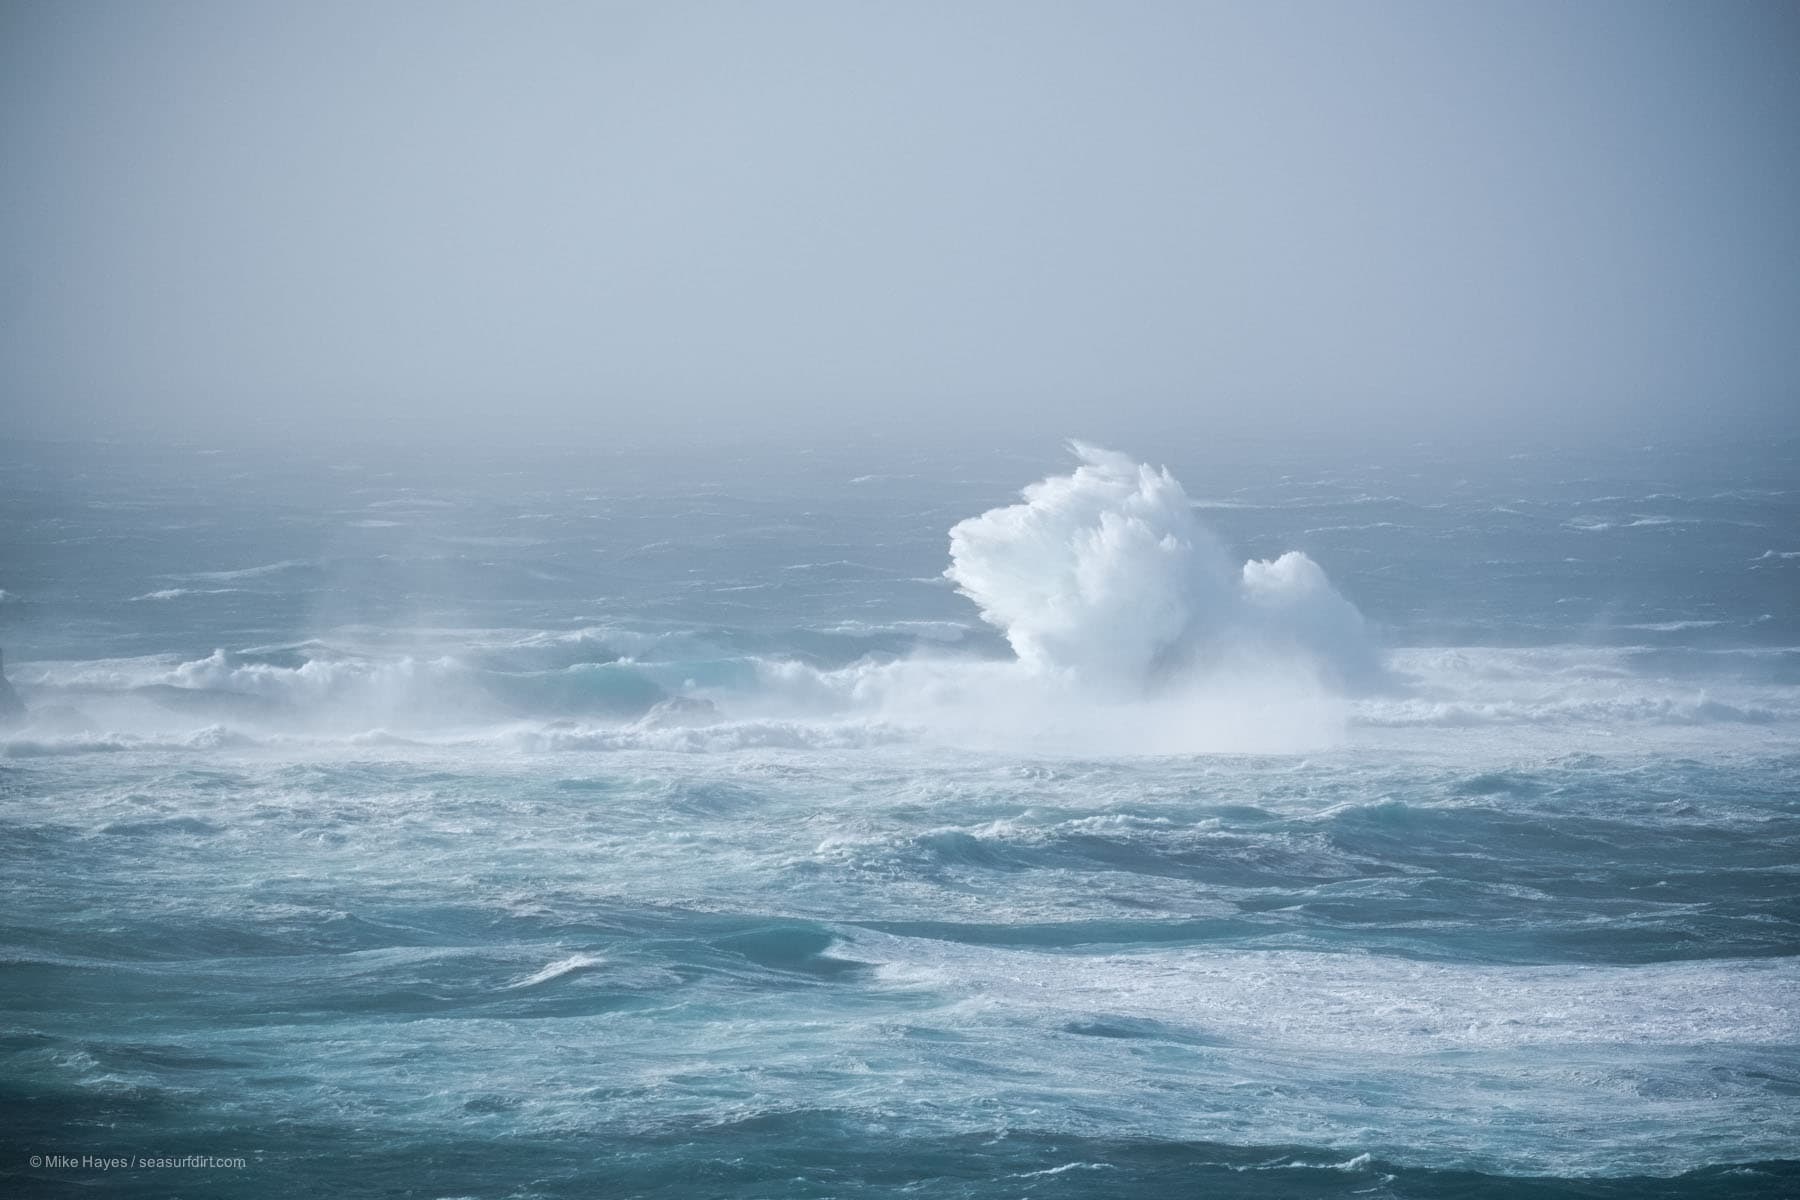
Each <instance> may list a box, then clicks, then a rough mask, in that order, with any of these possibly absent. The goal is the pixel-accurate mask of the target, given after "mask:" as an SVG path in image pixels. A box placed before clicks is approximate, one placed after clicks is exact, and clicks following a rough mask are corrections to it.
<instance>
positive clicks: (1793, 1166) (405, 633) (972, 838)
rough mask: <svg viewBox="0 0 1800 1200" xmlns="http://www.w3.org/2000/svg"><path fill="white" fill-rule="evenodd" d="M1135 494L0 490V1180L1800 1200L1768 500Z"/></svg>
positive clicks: (1351, 487) (1790, 621)
mask: <svg viewBox="0 0 1800 1200" xmlns="http://www.w3.org/2000/svg"><path fill="white" fill-rule="evenodd" d="M1119 450H1120V451H1121V452H1122V453H1118V454H1115V453H1112V452H1109V451H1103V450H1099V449H1095V448H1091V447H1075V448H1072V449H1071V448H1065V447H1063V446H1062V445H1060V444H1059V443H1058V442H1057V441H1055V440H1054V439H1050V438H1043V439H1037V438H1030V439H1026V438H1022V439H1020V440H1019V443H1018V444H1016V445H1011V446H1006V447H1000V448H996V447H993V446H981V447H962V448H959V449H950V450H946V449H943V448H941V447H932V448H903V447H895V446H892V445H882V444H880V443H878V442H875V441H872V440H871V441H867V442H860V443H847V444H844V445H840V446H835V447H832V448H829V449H827V448H824V447H812V448H794V447H786V448H776V447H765V448H760V449H755V450H744V451H741V452H736V453H722V452H721V453H715V454H711V455H699V456H696V455H692V454H684V453H678V452H676V451H674V450H670V449H663V450H654V449H641V448H635V449H634V448H629V447H623V446H612V447H599V448H596V447H592V446H582V447H550V448H537V449H505V450H500V449H495V450H489V451H485V452H476V451H474V450H470V449H468V448H464V449H461V450H457V451H447V450H443V449H432V448H427V447H420V448H414V449H410V450H403V449H397V448H394V447H370V448H366V449H362V450H356V451H351V450H339V451H334V452H327V451H315V450H307V449H286V450H282V451H280V452H274V451H268V450H264V451H249V450H244V449H236V448H231V447H225V446H216V445H209V444H185V445H169V446H153V445H145V444H138V443H132V444H125V443H89V444H75V443H61V444H51V443H18V444H12V445H7V446H4V447H0V512H3V513H4V519H3V520H0V589H3V590H0V644H3V645H4V648H5V650H6V670H7V673H8V675H9V677H10V678H11V680H12V682H13V684H14V686H15V687H16V688H17V690H18V693H19V695H20V696H21V697H22V699H23V700H24V702H25V703H26V704H27V705H28V706H29V708H30V712H29V715H28V716H27V717H26V718H25V719H24V721H23V722H21V723H17V724H14V725H12V726H10V727H8V728H6V729H4V730H0V755H3V757H0V830H3V832H4V837H3V838H0V856H3V865H0V880H4V889H5V891H4V898H5V903H4V905H3V906H0V981H3V984H4V986H3V988H0V1009H3V1013H0V1062H3V1063H4V1070H3V1071H0V1187H3V1188H4V1190H5V1192H6V1194H8V1195H20V1196H26V1195H84V1196H85V1195H130V1196H139V1195H142V1196H193V1197H204V1196H275V1195H279V1196H300V1197H309V1196H317V1197H337V1196H348V1195H385V1196H418V1197H465V1196H467V1197H484V1198H486V1197H494V1198H499V1197H577V1196H584V1197H585V1196H608V1197H615V1196H616V1197H623V1196H655V1197H688V1196H696V1197H699V1196H707V1197H715V1196H716V1197H751V1196H771V1197H773V1196H794V1197H826V1196H837V1197H865V1196H898V1195H917V1196H952V1197H1045V1198H1054V1197H1075V1196H1136V1195H1144V1194H1176V1195H1193V1196H1208V1197H1211V1196H1258V1197H1261V1196H1269V1197H1296V1196H1299V1197H1337V1196H1345V1197H1348V1196H1370V1197H1438V1196H1442V1197H1463V1196H1486V1197H1501V1196H1508V1197H1510V1196H1527V1197H1540V1196H1542V1197H1549V1196H1583V1197H1592V1196H1600V1197H1621V1198H1623V1197H1640V1196H1651V1197H1663V1196H1668V1197H1673V1196H1779V1195H1791V1194H1795V1193H1796V1192H1800V988H1797V986H1796V985H1797V984H1800V957H1796V955H1797V954H1800V605H1797V604H1796V598H1797V597H1800V479H1797V478H1796V475H1795V468H1794V464H1795V462H1797V461H1800V447H1797V446H1795V445H1793V444H1792V443H1781V444H1775V445H1760V446H1727V445H1716V446H1659V445H1649V446H1645V445H1635V444H1631V445H1619V446H1613V447H1607V448H1603V449H1585V450H1579V451H1577V450H1572V449H1560V450H1558V449H1546V448H1543V447H1537V448H1532V447H1505V446H1498V445H1470V446H1441V445H1429V444H1422V445H1411V446H1400V447H1393V446H1389V447H1385V448H1382V449H1381V450H1380V451H1379V452H1372V451H1362V452H1358V451H1354V450H1351V449H1349V448H1345V447H1335V446H1315V447H1306V448H1296V447H1293V446H1280V445H1262V446H1248V445H1236V446H1229V447H1225V446H1219V445H1211V444H1197V443H1196V444H1187V443H1184V442H1183V441H1181V440H1180V439H1178V438H1174V439H1163V440H1161V441H1160V442H1159V443H1158V444H1154V445H1149V446H1138V447H1131V446H1122V447H1119ZM1130 454H1136V455H1138V456H1140V457H1148V458H1151V460H1152V465H1149V466H1146V465H1143V464H1141V463H1140V462H1139V461H1138V458H1134V457H1129V455H1130ZM1165 464H1166V465H1167V467H1168V470H1167V471H1166V472H1165V471H1163V470H1161V469H1160V468H1162V467H1163V466H1164V465H1165ZM1028 486H1029V487H1030V489H1031V490H1030V491H1029V492H1028V493H1026V494H1024V495H1021V489H1022V488H1026V487H1028ZM84 1158H87V1159H97V1160H104V1159H116V1158H126V1159H127V1160H129V1161H127V1162H126V1163H124V1164H122V1165H121V1164H116V1163H115V1164H113V1165H109V1166H102V1165H98V1164H97V1163H94V1162H88V1163H85V1164H84V1163H83V1162H82V1161H81V1160H83V1159H84ZM146 1158H148V1159H150V1160H152V1163H151V1165H145V1163H144V1162H143V1160H144V1159H146ZM69 1160H73V1162H72V1165H71V1162H70V1161H69ZM159 1163H161V1164H164V1165H157V1164H159Z"/></svg>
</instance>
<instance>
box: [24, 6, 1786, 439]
mask: <svg viewBox="0 0 1800 1200" xmlns="http://www.w3.org/2000/svg"><path fill="white" fill-rule="evenodd" d="M0 12H3V13H4V17H3V21H4V27H3V28H0V139H3V141H0V148H3V151H4V164H3V167H4V169H3V170H0V200H3V204H4V208H3V213H4V218H3V219H4V227H3V230H0V251H3V253H4V258H5V262H4V267H5V271H4V279H5V298H4V305H3V307H0V319H3V320H4V326H3V328H0V372H3V374H0V387H3V389H4V390H3V394H4V405H5V407H6V409H7V410H8V411H9V412H11V413H12V414H13V421H14V426H15V428H18V429H24V430H32V431H39V432H48V433H65V432H101V431H106V430H108V429H124V428H130V429H134V430H142V429H158V428H164V429H168V430H172V431H177V432H179V431H183V430H206V429H213V428H218V429H231V428H240V427H242V428H256V427H259V426H261V427H278V428H295V429H301V430H304V429H320V430H328V429H333V428H346V429H356V428H360V427H361V426H362V425H365V424H371V423H373V424H381V423H383V422H386V423H389V424H399V425H401V426H404V425H406V424H408V423H418V424H419V425H421V426H425V425H429V426H430V427H432V428H435V429H468V430H471V431H476V432H482V433H497V432H501V431H506V430H520V429H544V430H553V431H563V432H567V433H582V432H585V433H589V434H592V435H594V436H600V437H604V436H608V435H610V434H612V433H614V432H617V431H636V430H664V431H674V432H677V433H684V434H694V435H701V434H704V433H707V432H710V431H731V430H736V429H740V428H746V427H754V426H762V427H764V428H766V429H775V430H781V431H786V432H787V434H788V435H789V436H792V437H798V438H804V437H805V436H806V431H808V430H827V429H831V428H835V427H855V426H857V425H859V424H865V423H871V422H872V423H877V424H880V423H884V422H891V421H894V420H904V421H907V422H926V423H934V422H935V423H945V424H954V423H959V422H960V423H966V424H967V425H968V426H969V427H970V428H972V429H981V428H987V427H989V426H993V427H1004V426H1006V425H1011V424H1019V423H1025V424H1028V425H1029V426H1030V427H1031V428H1033V429H1037V430H1040V431H1041V430H1043V429H1045V428H1048V429H1049V430H1051V431H1052V432H1062V431H1064V430H1065V428H1066V430H1067V431H1068V432H1083V433H1089V434H1090V435H1092V434H1095V433H1104V432H1105V431H1106V429H1107V428H1108V426H1109V423H1111V422H1116V421H1121V420H1127V419H1129V420H1131V421H1133V422H1135V423H1136V425H1137V426H1139V427H1141V428H1149V429H1155V428H1157V427H1158V426H1160V425H1166V424H1179V425H1180V426H1181V427H1182V428H1183V429H1184V430H1190V431H1191V430H1192V429H1193V428H1195V427H1198V426H1206V425H1209V424H1211V425H1216V426H1217V427H1220V428H1231V429H1246V430H1250V431H1257V430H1263V431H1278V430H1281V429H1284V428H1304V429H1312V430H1320V431H1325V432H1330V431H1333V430H1350V429H1354V428H1356V427H1358V426H1359V425H1364V424H1386V425H1391V426H1395V427H1399V428H1406V427H1410V426H1417V427H1420V428H1428V427H1434V426H1446V425H1448V426H1452V427H1454V426H1456V425H1459V424H1466V425H1468V426H1469V427H1472V428H1485V427H1488V426H1490V425H1500V426H1505V425H1508V424H1512V423H1516V424H1519V425H1521V426H1526V427H1532V426H1536V427H1539V428H1548V429H1550V430H1552V431H1554V430H1555V429H1557V428H1559V427H1561V426H1563V425H1568V426H1570V427H1571V428H1573V427H1576V426H1582V427H1591V428H1604V427H1606V426H1608V425H1612V424H1616V423H1619V422H1630V423H1635V424H1637V425H1643V424H1645V423H1647V422H1658V421H1667V420H1674V421H1675V422H1677V423H1686V424H1693V425H1700V426H1703V427H1708V428H1721V427H1723V428H1727V429H1730V428H1733V427H1741V428H1743V429H1745V430H1755V429H1758V428H1763V427H1767V426H1769V425H1771V424H1774V425H1785V426H1786V427H1788V428H1792V427H1793V426H1794V424H1795V411H1796V409H1797V408H1800V336H1797V324H1800V217H1797V216H1796V214H1800V6H1797V5H1795V4H1791V3H1769V4H1754V3H1733V2H1730V0H1725V2H1717V3H1699V2H1694V3H1686V4H1665V3H1657V2H1655V0H1629V2H1624V3H1617V2H1610V0H1582V2H1570V0H1555V2H1551V3H1540V2H1534V0H1494V2H1492V3H1486V4H1463V3H1454V2H1444V0H1436V2H1431V3H1402V2H1367V0H1364V2H1358V0H1331V2H1320V3H1280V2H1276V3H1241V4H1235V3H1225V4H1221V3H1204V2H1200V0H1190V2H1185V3H1131V2H1107V3H1100V2H1094V3H1081V4H1066V3H1045V2H1029V3H1012V2H1006V0H986V2H983V0H963V2H958V3H931V2H908V3H855V2H832V3H825V2H820V3H793V2H786V0H767V2H761V3H731V4H728V3H686V2H681V0H673V2H670V0H660V2H656V3H601V2H593V3H545V2H537V3H531V2H526V3H505V4H502V3H481V4H471V3H456V2H444V0H431V2H428V3H426V2H420V3H410V2H406V0H384V2H379V3H368V2H363V0H359V2H356V3H338V2H334V0H307V2H305V3H281V4H265V3H256V2H252V0H229V2H182V0H136V2H127V0H115V2H104V3H103V2H95V0H53V2H48V3H20V2H17V0H6V2H5V3H4V8H3V9H0Z"/></svg>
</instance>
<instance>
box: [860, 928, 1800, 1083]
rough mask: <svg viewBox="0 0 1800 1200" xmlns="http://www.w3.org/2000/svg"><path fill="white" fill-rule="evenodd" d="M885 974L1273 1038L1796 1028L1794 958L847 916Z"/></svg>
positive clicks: (1658, 1040)
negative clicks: (1439, 949) (1126, 943)
mask: <svg viewBox="0 0 1800 1200" xmlns="http://www.w3.org/2000/svg"><path fill="white" fill-rule="evenodd" d="M834 953H836V954H839V955H840V956H842V957H844V958H849V959H854V960H857V961H860V962H870V963H875V964H878V970H879V972H880V974H881V976H882V978H883V979H884V980H885V981H886V983H887V984H888V986H890V987H892V988H895V989H897V990H915V989H916V990H924V991H928V992H931V993H934V994H937V995H940V996H946V997H951V998H957V997H960V998H963V999H965V1000H966V1001H967V1002H971V1003H975V1004H978V1005H979V1006H981V1007H982V1008H984V1009H987V1010H992V1009H993V1008H995V1007H1004V1008H1006V1009H1010V1010H1015V1011H1017V1012H1019V1013H1020V1014H1022V1015H1026V1014H1036V1015H1037V1016H1038V1017H1039V1018H1040V1019H1041V1018H1043V1017H1055V1016H1058V1015H1061V1014H1066V1015H1068V1016H1072V1017H1081V1016H1086V1015H1091V1014H1106V1015H1115V1016H1126V1017H1132V1018H1138V1019H1152V1020H1157V1021H1163V1022H1167V1023H1171V1024H1175V1025H1180V1026H1183V1027H1186V1028H1189V1029H1191V1030H1193V1031H1194V1032H1196V1033H1201V1034H1205V1035H1207V1036H1209V1037H1212V1038H1216V1039H1223V1040H1227V1041H1230V1042H1232V1043H1236V1044H1243V1045H1263V1046H1269V1047H1273V1048H1279V1049H1281V1050H1283V1051H1289V1052H1291V1051H1296V1050H1301V1049H1307V1048H1311V1049H1318V1050H1332V1051H1341V1052H1350V1053H1359V1054H1366V1053H1375V1052H1381V1053H1400V1054H1435V1053H1442V1052H1445V1051H1455V1050H1482V1049H1516V1048H1519V1047H1524V1046H1534V1045H1538V1046H1541V1045H1605V1044H1625V1045H1629V1044H1641V1043H1645V1042H1652V1043H1655V1044H1658V1045H1663V1046H1683V1045H1685V1046H1693V1045H1708V1044H1731V1045H1739V1046H1744V1045H1770V1046H1784V1045H1788V1044H1791V1043H1793V1042H1794V1041H1795V1040H1797V1039H1800V1012H1797V1011H1796V1010H1795V1008H1794V1006H1793V1004H1792V1003H1791V997H1792V995H1793V991H1794V988H1795V987H1796V986H1797V985H1800V965H1796V963H1795V962H1794V960H1792V959H1773V960H1764V959H1743V960H1721V959H1714V960H1707V961H1702V962H1693V963H1687V962H1676V963H1657V964H1649V965H1644V966H1631V967H1620V966H1605V967H1601V966H1595V965H1592V964H1576V965H1570V964H1561V965H1554V966H1485V965H1475V964H1466V963H1456V964H1451V963H1432V962H1419V961H1414V960H1410V959H1402V958H1392V957H1382V956H1374V955H1354V954H1327V953H1316V952H1305V951H1280V950H1267V951H1223V952H1222V951H1216V950H1209V949H1198V948H1181V949H1159V950H1152V951H1137V952H1123V953H1117V954H1083V955H1078V956H1077V955H1069V954H1061V953H1051V952H1044V951H1037V950H1020V949H1004V948H997V947H991V946H974V945H966V944H962V943H952V942H944V941H940V940H935V939H926V938H910V937H902V936H898V935H892V934H883V933H877V932H873V931H867V930H857V931H855V932H854V933H852V934H848V935H846V937H845V942H844V944H843V945H842V946H841V947H840V949H838V950H836V951H834Z"/></svg>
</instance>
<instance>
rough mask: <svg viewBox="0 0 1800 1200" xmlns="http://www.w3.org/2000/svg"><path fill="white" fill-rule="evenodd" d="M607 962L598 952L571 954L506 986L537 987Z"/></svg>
mask: <svg viewBox="0 0 1800 1200" xmlns="http://www.w3.org/2000/svg"><path fill="white" fill-rule="evenodd" d="M605 962H606V959H605V958H604V957H602V956H601V955H598V954H571V955H569V956H568V957H567V958H559V959H557V960H556V961H555V962H553V963H549V964H548V965H546V966H545V967H544V968H543V969H542V970H541V971H538V972H536V973H535V974H532V975H528V976H526V977H525V978H524V979H520V980H518V981H516V982H514V983H509V984H507V985H506V986H507V987H508V988H528V987H537V986H538V985H539V984H543V983H549V982H550V981H551V980H554V979H561V978H563V976H565V975H574V974H576V973H578V972H581V971H591V970H593V969H594V968H595V967H598V966H601V965H603V964H604V963H605Z"/></svg>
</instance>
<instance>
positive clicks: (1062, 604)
mask: <svg viewBox="0 0 1800 1200" xmlns="http://www.w3.org/2000/svg"><path fill="white" fill-rule="evenodd" d="M1070 449H1071V450H1073V452H1074V453H1075V454H1076V456H1077V457H1078V458H1079V459H1080V460H1081V463H1080V465H1079V466H1077V467H1076V468H1075V470H1074V471H1073V472H1072V473H1070V474H1068V475H1055V476H1051V477H1050V478H1048V479H1045V480H1043V481H1042V482H1039V483H1034V484H1032V485H1031V486H1030V487H1027V488H1026V489H1025V490H1024V493H1023V497H1024V503H1022V504H1014V505H1010V506H1008V507H1005V508H996V509H992V510H990V511H988V512H985V513H983V514H982V515H981V516H979V517H972V518H970V519H969V520H966V521H963V522H961V523H959V524H958V525H956V526H955V527H954V528H953V529H951V531H950V567H949V569H948V570H947V571H946V572H945V574H946V575H947V576H948V577H949V578H950V579H951V580H952V581H953V582H954V583H955V584H956V586H957V589H958V590H959V591H961V592H962V593H963V594H964V595H965V596H967V597H969V599H971V600H973V601H974V602H975V603H976V605H977V606H979V608H980V609H981V615H982V619H984V620H986V621H987V622H988V623H990V624H992V625H993V626H995V627H996V628H998V629H999V630H1000V631H1001V632H1002V633H1004V634H1005V635H1006V639H1007V641H1008V642H1009V643H1011V645H1012V648H1013V651H1014V652H1015V653H1016V654H1017V655H1018V656H1019V660H1020V662H1021V663H1023V664H1024V665H1025V666H1026V667H1027V668H1029V669H1031V670H1033V671H1038V672H1043V673H1046V674H1063V675H1066V676H1070V677H1072V678H1073V679H1074V680H1075V681H1077V682H1080V683H1082V684H1086V685H1090V686H1095V687H1100V688H1104V689H1106V690H1108V691H1112V692H1115V693H1118V694H1123V695H1129V694H1134V693H1135V694H1138V695H1142V694H1144V693H1145V692H1146V691H1151V690H1156V689H1157V688H1159V687H1161V686H1164V685H1165V684H1167V683H1168V682H1169V681H1170V680H1172V679H1177V678H1187V677H1191V676H1192V674H1193V673H1195V672H1198V671H1204V670H1206V669H1208V668H1212V667H1219V666H1230V667H1231V668H1233V669H1234V670H1241V669H1244V668H1246V667H1253V666H1254V664H1255V663H1256V662H1258V661H1268V660H1270V659H1271V658H1274V659H1278V660H1279V661H1280V663H1281V664H1282V665H1283V666H1293V665H1301V666H1304V667H1306V668H1309V669H1311V670H1313V671H1315V672H1316V673H1317V674H1318V675H1319V676H1320V677H1321V679H1323V680H1324V681H1326V682H1328V683H1333V684H1337V685H1340V686H1341V685H1346V684H1355V683H1358V682H1362V681H1366V680H1367V679H1368V678H1370V677H1371V676H1372V674H1373V673H1374V672H1375V670H1376V669H1377V668H1376V661H1375V656H1374V654H1373V652H1372V650H1371V648H1370V645H1369V641H1368V638H1367V635H1366V632H1365V630H1364V625H1363V619H1362V615H1361V614H1360V613H1358V612H1357V610H1356V608H1355V607H1354V606H1353V605H1352V604H1350V602H1349V601H1347V600H1345V599H1344V598H1343V596H1341V595H1339V594H1338V592H1337V590H1336V589H1335V588H1333V587H1332V586H1331V582H1330V580H1328V579H1327V578H1326V576H1325V573H1324V571H1322V570H1321V569H1320V568H1319V566H1318V564H1317V563H1315V562H1313V561H1312V559H1310V558H1308V557H1307V556H1306V555H1305V554H1302V553H1299V552H1297V551H1293V552H1289V553H1287V554H1284V555H1282V556H1281V557H1280V558H1277V559H1274V560H1272V561H1267V562H1265V561H1258V560H1252V561H1250V562H1247V563H1245V564H1243V565H1242V566H1241V567H1240V566H1237V565H1235V564H1234V563H1233V562H1232V561H1231V559H1230V558H1229V557H1228V556H1227V554H1226V552H1225V549H1224V547H1223V546H1222V545H1221V544H1220V542H1219V540H1218V539H1217V538H1216V537H1214V536H1213V534H1212V533H1211V532H1210V531H1209V530H1207V529H1206V528H1205V527H1204V526H1203V525H1201V524H1200V522H1199V521H1198V520H1196V519H1195V517H1194V510H1193V505H1192V504H1191V503H1190V502H1189V501H1188V497H1187V493H1186V492H1185V491H1183V490H1182V487H1181V484H1180V483H1179V482H1177V481H1176V479H1175V478H1174V476H1172V475H1170V474H1169V472H1168V470H1167V469H1163V468H1153V467H1150V466H1147V465H1144V464H1141V463H1136V462H1133V461H1132V460H1131V459H1130V458H1128V457H1126V456H1125V455H1123V454H1118V453H1115V452H1113V451H1110V450H1102V449H1099V448H1098V447H1094V446H1089V445H1086V444H1084V443H1081V442H1072V443H1070Z"/></svg>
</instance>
